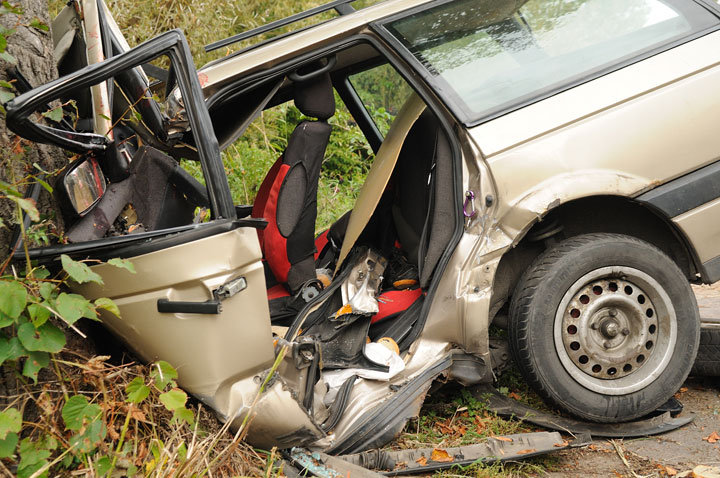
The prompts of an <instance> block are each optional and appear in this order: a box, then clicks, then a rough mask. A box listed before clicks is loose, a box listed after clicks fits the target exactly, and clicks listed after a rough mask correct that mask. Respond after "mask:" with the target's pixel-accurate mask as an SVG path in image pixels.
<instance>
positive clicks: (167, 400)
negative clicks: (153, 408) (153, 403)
mask: <svg viewBox="0 0 720 478" xmlns="http://www.w3.org/2000/svg"><path fill="white" fill-rule="evenodd" d="M160 401H161V402H162V404H163V405H165V408H167V409H168V410H170V411H171V412H173V411H175V410H177V409H178V408H184V407H185V402H187V394H186V393H185V392H183V391H182V390H180V389H179V388H173V389H172V390H170V391H168V392H165V393H161V394H160Z"/></svg>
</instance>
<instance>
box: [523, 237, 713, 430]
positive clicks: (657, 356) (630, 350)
mask: <svg viewBox="0 0 720 478" xmlns="http://www.w3.org/2000/svg"><path fill="white" fill-rule="evenodd" d="M586 278H587V279H586ZM603 294H604V295H603ZM589 296H590V297H589ZM583 304H585V305H583ZM641 304H642V305H641ZM648 310H650V312H648ZM646 318H647V319H646ZM648 324H650V325H648ZM673 324H674V325H673ZM653 325H654V326H653ZM509 333H510V348H511V351H512V354H513V356H514V359H515V361H516V363H517V364H518V366H519V368H520V370H521V372H522V373H523V375H524V376H525V379H526V380H527V381H528V383H530V385H531V386H532V387H533V388H534V389H535V390H536V391H537V392H538V394H540V396H542V397H543V398H544V399H545V400H546V401H547V402H548V403H549V404H550V405H554V406H556V407H558V408H561V409H563V410H565V411H567V412H569V413H571V414H573V415H575V416H577V417H580V418H582V419H585V420H591V421H597V422H622V421H628V420H632V419H635V418H639V417H641V416H644V415H646V414H648V413H650V412H652V411H654V410H655V409H656V408H657V407H659V406H660V405H662V404H663V403H664V402H665V401H666V400H668V399H669V398H670V397H672V395H673V394H674V393H675V392H676V391H677V390H678V389H679V388H680V386H681V385H682V384H683V382H684V381H685V379H686V378H687V376H688V374H689V373H690V369H691V368H692V364H693V362H694V360H695V355H696V354H697V350H698V340H699V334H700V317H699V313H698V307H697V303H696V301H695V296H694V295H693V293H692V290H691V288H690V285H689V283H688V280H687V279H686V278H685V276H684V275H683V273H682V272H681V271H680V269H678V267H677V266H676V265H675V263H673V261H672V260H671V259H670V258H669V257H668V256H666V255H665V254H664V253H663V252H662V251H660V250H659V249H657V248H656V247H654V246H652V245H650V244H648V243H646V242H644V241H641V240H639V239H636V238H633V237H629V236H624V235H620V234H587V235H582V236H576V237H572V238H570V239H567V240H565V241H563V242H561V243H559V244H557V245H556V246H554V247H553V248H551V249H548V250H547V251H545V252H544V253H543V254H541V255H540V256H539V257H538V258H537V259H536V260H535V261H534V262H533V264H532V265H531V266H530V267H529V268H528V269H527V270H526V271H525V273H524V274H523V275H522V277H521V278H520V280H519V282H518V284H517V286H516V287H515V291H514V293H513V297H512V300H511V302H510V323H509ZM613 334H614V335H613ZM558 337H559V338H558ZM673 337H674V340H673ZM646 339H647V341H646V342H644V343H643V341H645V340H646ZM576 346H577V347H578V348H575V347H576ZM644 347H645V348H644ZM628 357H629V358H628ZM641 359H642V360H641ZM618 360H622V362H618ZM593 362H595V363H593ZM625 362H627V363H625ZM601 363H602V365H601ZM615 363H617V365H614V364H615ZM597 367H600V368H599V369H598V368H597Z"/></svg>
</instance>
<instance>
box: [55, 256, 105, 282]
mask: <svg viewBox="0 0 720 478" xmlns="http://www.w3.org/2000/svg"><path fill="white" fill-rule="evenodd" d="M60 261H61V262H62V266H63V269H64V270H65V272H67V275H68V276H70V278H71V279H72V280H74V281H75V282H77V283H78V284H84V283H85V282H95V283H96V284H100V285H102V284H103V280H102V277H100V276H99V275H98V274H97V273H95V272H93V271H92V270H90V267H88V266H87V264H84V263H82V262H78V261H74V260H72V259H70V257H69V256H67V255H65V254H63V255H61V256H60Z"/></svg>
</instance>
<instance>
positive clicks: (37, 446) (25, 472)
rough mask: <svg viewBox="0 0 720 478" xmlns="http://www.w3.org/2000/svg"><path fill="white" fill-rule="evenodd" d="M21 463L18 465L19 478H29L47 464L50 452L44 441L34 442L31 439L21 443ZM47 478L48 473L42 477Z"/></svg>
mask: <svg viewBox="0 0 720 478" xmlns="http://www.w3.org/2000/svg"><path fill="white" fill-rule="evenodd" d="M19 451H20V463H19V464H18V474H17V476H18V478H28V477H29V476H31V475H32V474H33V473H35V472H36V471H37V470H39V469H40V468H42V467H43V466H45V465H46V464H47V462H48V461H47V459H48V458H49V457H50V450H48V449H47V448H45V447H44V446H43V443H42V441H38V442H32V441H30V439H29V438H25V439H23V441H21V442H20V450H19ZM40 476H47V472H46V473H44V474H42V475H40Z"/></svg>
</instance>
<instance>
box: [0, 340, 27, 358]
mask: <svg viewBox="0 0 720 478" xmlns="http://www.w3.org/2000/svg"><path fill="white" fill-rule="evenodd" d="M24 355H27V350H25V347H23V346H22V344H21V343H20V341H19V340H18V338H17V337H10V339H9V340H8V341H7V342H3V341H2V340H0V357H5V360H17V359H19V358H20V357H22V356H24Z"/></svg>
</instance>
